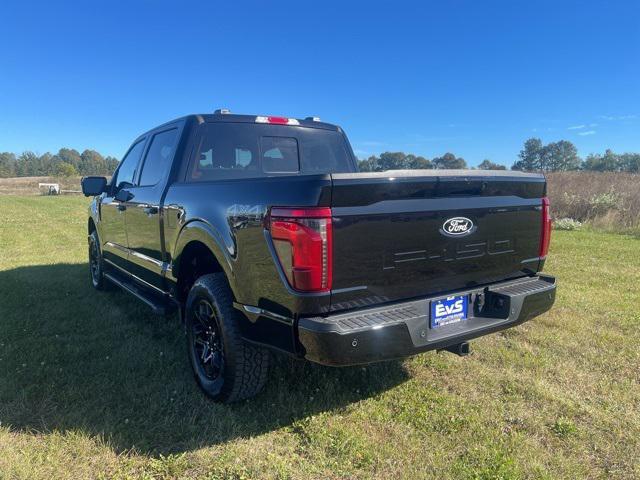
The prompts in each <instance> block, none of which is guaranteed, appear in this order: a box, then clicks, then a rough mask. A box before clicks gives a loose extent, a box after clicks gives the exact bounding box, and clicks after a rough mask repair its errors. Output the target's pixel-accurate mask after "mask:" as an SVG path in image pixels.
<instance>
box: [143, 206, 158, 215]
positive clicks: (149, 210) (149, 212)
mask: <svg viewBox="0 0 640 480" xmlns="http://www.w3.org/2000/svg"><path fill="white" fill-rule="evenodd" d="M144 213H146V214H147V215H155V214H157V213H158V207H155V206H152V205H150V206H148V207H144Z"/></svg>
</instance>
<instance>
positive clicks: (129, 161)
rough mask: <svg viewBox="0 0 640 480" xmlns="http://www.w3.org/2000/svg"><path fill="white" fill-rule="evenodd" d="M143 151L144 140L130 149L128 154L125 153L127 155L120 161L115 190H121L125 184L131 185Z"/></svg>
mask: <svg viewBox="0 0 640 480" xmlns="http://www.w3.org/2000/svg"><path fill="white" fill-rule="evenodd" d="M143 149H144V140H140V141H139V142H138V143H136V144H135V145H134V146H133V147H131V149H130V150H129V153H127V155H126V156H125V157H124V158H123V159H122V162H120V168H118V173H117V177H116V182H117V183H116V186H117V188H122V186H123V185H125V184H129V185H133V179H134V178H135V176H136V168H137V167H138V162H139V160H140V157H141V156H142V150H143Z"/></svg>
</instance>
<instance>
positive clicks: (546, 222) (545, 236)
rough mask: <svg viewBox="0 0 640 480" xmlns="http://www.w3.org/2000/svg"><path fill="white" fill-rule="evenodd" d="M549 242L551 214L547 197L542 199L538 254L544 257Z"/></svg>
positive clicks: (547, 250) (547, 251)
mask: <svg viewBox="0 0 640 480" xmlns="http://www.w3.org/2000/svg"><path fill="white" fill-rule="evenodd" d="M550 242H551V214H550V213H549V199H548V198H547V197H544V198H543V199H542V234H541V236H540V256H541V257H546V256H547V254H548V253H549V243H550Z"/></svg>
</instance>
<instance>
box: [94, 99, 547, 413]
mask: <svg viewBox="0 0 640 480" xmlns="http://www.w3.org/2000/svg"><path fill="white" fill-rule="evenodd" d="M357 170H358V169H357V161H356V158H355V156H354V155H353V152H352V150H351V147H350V145H349V142H348V141H347V138H346V136H345V134H344V132H343V131H342V130H341V129H340V128H339V127H337V126H335V125H331V124H328V123H324V122H321V121H320V120H319V119H317V118H312V117H309V118H306V119H304V120H303V119H294V118H285V117H270V116H253V115H235V114H231V113H229V112H228V111H226V110H218V111H216V112H215V113H214V114H203V115H189V116H187V117H184V118H180V119H178V120H174V121H171V122H169V123H166V124H164V125H161V126H159V127H157V128H154V129H152V130H150V131H148V132H147V133H144V134H142V135H141V136H139V137H138V138H137V139H136V140H135V141H134V142H133V144H132V146H131V147H130V148H129V150H128V152H127V153H126V155H125V156H124V158H123V159H122V161H121V162H120V164H119V166H118V168H117V170H116V172H115V173H114V175H113V177H112V178H111V180H110V181H109V182H108V181H107V179H106V178H104V177H85V178H84V179H83V181H82V190H83V192H84V194H85V195H87V196H93V197H94V199H93V201H92V202H91V204H90V207H89V219H88V236H89V266H90V273H91V281H92V283H93V286H94V287H95V288H96V289H104V288H106V287H108V286H109V285H113V284H115V285H118V286H119V287H121V288H123V289H124V290H126V291H128V292H129V293H131V294H133V295H134V296H136V297H138V298H139V299H140V300H142V301H143V302H145V303H146V304H148V305H149V306H150V307H151V308H152V309H153V310H154V311H155V312H156V313H160V314H166V313H169V312H172V311H174V312H177V313H178V314H179V315H180V316H181V318H182V319H183V321H184V324H185V330H186V337H187V350H188V355H189V360H190V363H191V366H192V368H193V371H194V374H195V377H196V379H197V381H198V383H199V385H200V386H201V387H202V389H203V390H204V392H206V393H207V394H208V395H209V396H211V397H212V398H213V399H214V400H216V401H220V402H231V401H237V400H241V399H243V398H247V397H250V396H252V395H255V394H256V393H257V392H258V391H259V390H260V389H261V388H262V386H263V385H264V383H265V381H266V378H267V368H268V362H269V358H270V357H269V349H273V350H278V351H281V352H285V353H287V354H290V355H292V356H295V357H299V358H305V359H308V360H310V361H313V362H317V363H320V364H323V365H332V366H344V365H357V364H366V363H371V362H377V361H381V360H388V359H394V358H399V357H405V356H408V355H413V354H416V353H420V352H424V351H427V350H434V349H437V350H449V351H452V352H455V353H458V354H460V355H463V354H465V353H467V352H468V348H469V347H468V343H467V342H468V341H469V340H470V339H472V338H475V337H479V336H482V335H486V334H488V333H491V332H496V331H498V330H503V329H506V328H509V327H513V326H514V325H518V324H520V323H522V322H524V321H527V320H529V319H531V318H532V317H534V316H536V315H539V314H541V313H543V312H545V311H547V310H548V309H549V308H551V306H552V304H553V302H554V299H555V290H556V282H555V279H554V278H553V277H551V276H548V275H544V274H541V273H540V272H541V270H542V268H543V266H544V262H545V258H546V256H547V251H548V248H549V239H550V232H551V220H550V217H549V202H548V200H547V197H546V181H545V178H544V176H543V175H540V174H535V173H521V172H510V171H478V170H413V171H411V170H396V171H386V172H373V173H367V172H361V173H358V172H357Z"/></svg>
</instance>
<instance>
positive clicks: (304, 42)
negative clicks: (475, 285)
mask: <svg viewBox="0 0 640 480" xmlns="http://www.w3.org/2000/svg"><path fill="white" fill-rule="evenodd" d="M0 8H1V12H2V15H1V18H2V29H0V151H14V152H21V151H23V150H27V149H28V150H34V151H36V152H39V153H42V152H45V151H57V150H58V149H59V148H60V147H63V146H69V147H73V148H76V149H78V150H83V149H85V148H95V149H96V150H98V151H100V152H102V153H104V154H110V155H114V156H116V157H118V158H119V157H120V156H121V155H122V154H123V152H124V151H125V150H126V148H127V146H128V145H129V143H130V142H131V140H132V139H133V138H134V137H135V136H136V135H137V134H138V133H140V132H142V131H144V130H146V129H148V128H151V127H153V126H155V125H157V124H159V123H162V122H164V121H166V120H169V119H172V118H175V117H178V116H181V115H183V114H187V113H194V112H208V111H213V110H214V109H215V108H218V107H221V106H224V107H228V108H230V109H231V110H233V111H234V112H238V113H256V114H273V115H288V116H293V117H304V116H308V115H316V116H320V117H322V119H323V120H326V121H330V122H333V123H337V124H339V125H341V126H342V127H343V128H344V129H345V130H346V132H347V134H348V135H349V138H350V139H351V143H352V145H353V148H354V150H355V151H356V153H357V154H358V155H359V156H367V155H370V154H374V153H379V152H381V151H386V150H391V151H397V150H402V151H405V152H412V153H416V154H420V155H424V156H426V157H428V158H432V157H434V156H437V155H441V154H443V153H444V152H446V151H452V152H454V153H456V154H457V155H459V156H463V157H464V158H466V159H467V161H468V162H469V163H470V164H472V165H475V164H477V163H479V162H480V161H482V159H484V158H490V159H491V160H493V161H496V162H500V163H505V164H508V165H510V164H511V163H512V162H513V161H514V160H515V158H516V155H517V153H518V151H519V150H520V148H521V147H522V144H523V142H524V140H525V139H527V138H529V137H531V136H539V137H540V138H542V140H543V141H544V142H549V141H556V140H560V139H567V140H570V141H572V142H574V143H575V144H576V145H577V147H578V150H579V153H580V154H581V155H582V156H585V155H587V154H588V153H590V152H601V151H604V149H606V148H612V149H613V150H615V151H620V152H622V151H640V2H638V1H626V2H625V1H602V2H599V1H592V2H587V1H581V2H573V1H553V2H551V1H550V2H547V1H535V2H524V1H514V0H512V1H504V2H495V1H482V2H479V1H447V2H444V1H438V2H436V1H433V2H415V3H414V2H403V1H400V0H396V1H394V2H380V3H378V2H374V1H368V2H355V1H353V2H347V1H342V2H333V1H322V2H313V1H311V2H309V1H306V2H305V1H300V0H298V1H294V2H289V1H278V2H266V1H261V2H243V1H235V2H212V1H201V2H195V1H181V2H177V1H173V2H165V1H161V0H153V1H152V0H141V1H135V0H130V1H129V2H119V1H86V2H74V3H70V2H62V1H60V2H43V3H41V4H39V3H37V2H27V1H22V2H13V1H8V2H3V5H2V7H0Z"/></svg>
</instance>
